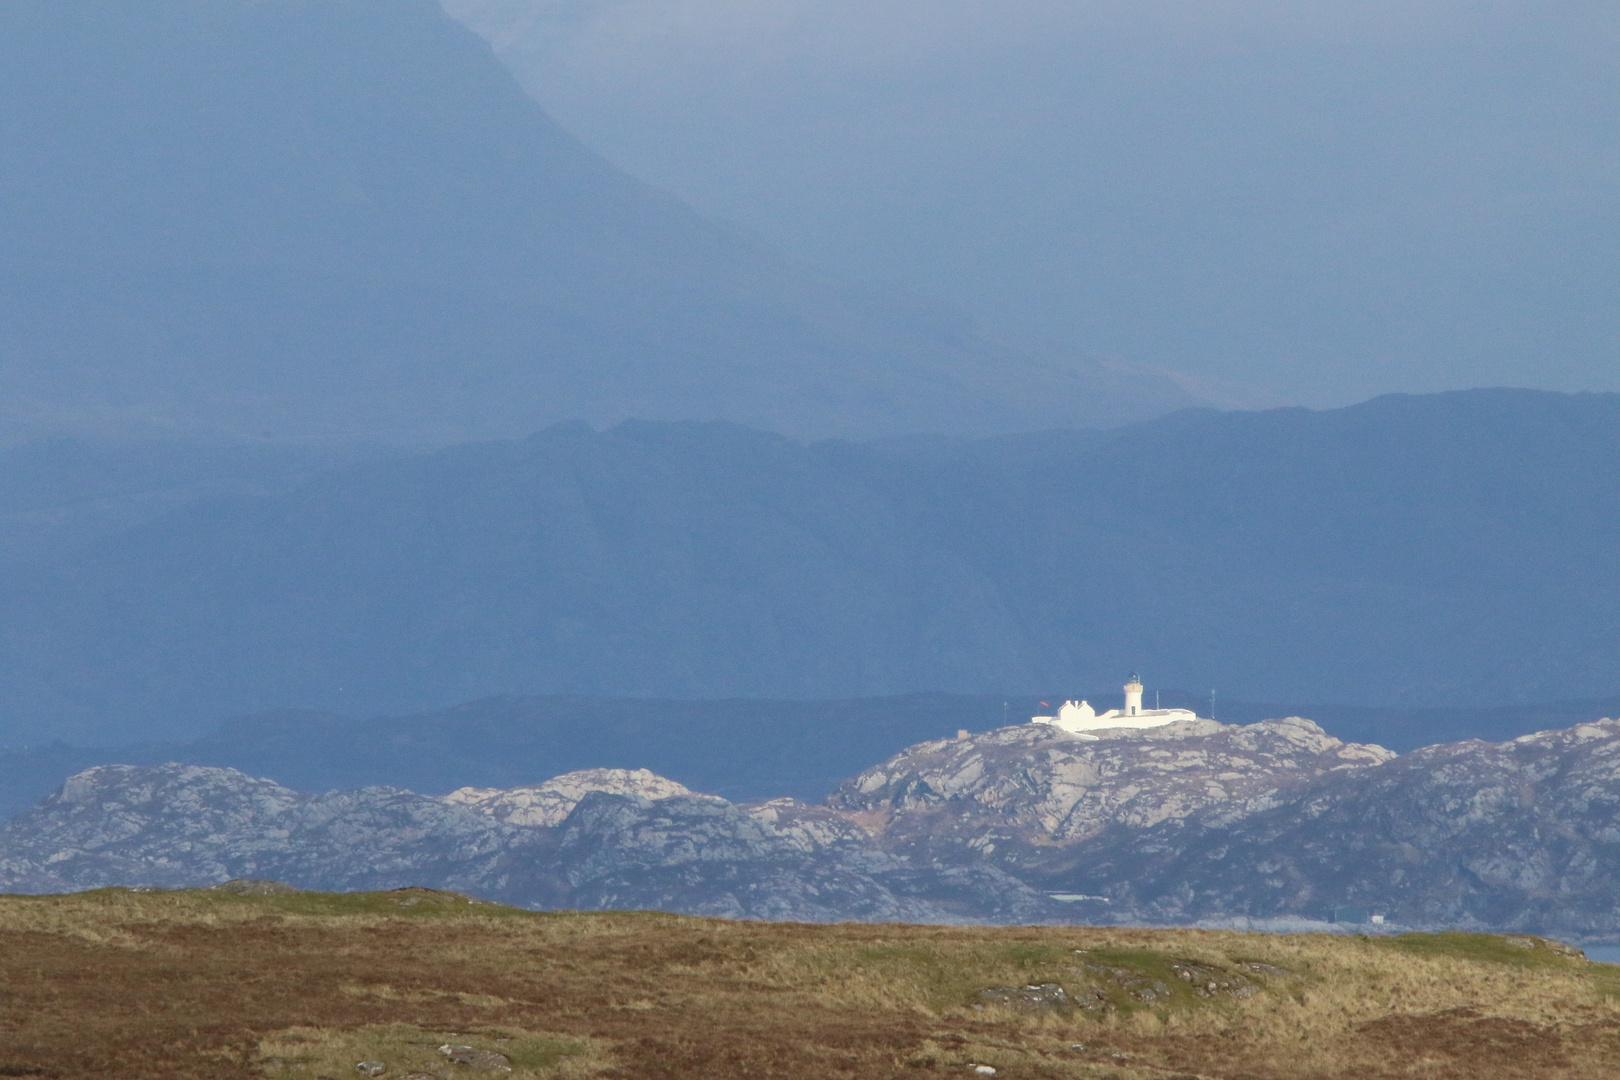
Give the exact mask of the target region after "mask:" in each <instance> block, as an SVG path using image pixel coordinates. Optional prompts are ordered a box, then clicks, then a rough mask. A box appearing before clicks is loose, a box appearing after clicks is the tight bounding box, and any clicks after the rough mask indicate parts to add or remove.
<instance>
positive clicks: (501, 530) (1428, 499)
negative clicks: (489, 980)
mask: <svg viewBox="0 0 1620 1080" xmlns="http://www.w3.org/2000/svg"><path fill="white" fill-rule="evenodd" d="M1617 472H1620V397H1616V396H1615V395H1560V394H1549V393H1536V392H1529V391H1476V392H1466V393H1455V394H1445V395H1434V396H1428V397H1399V396H1397V397H1388V398H1381V399H1377V400H1375V401H1373V402H1369V403H1367V404H1365V405H1360V406H1355V407H1352V408H1347V409H1342V410H1334V411H1327V412H1310V411H1307V410H1303V409H1292V410H1278V411H1272V412H1264V413H1214V412H1192V413H1186V414H1179V415H1175V416H1171V417H1167V418H1164V419H1160V420H1156V421H1150V422H1146V423H1144V424H1141V425H1135V426H1131V427H1127V428H1123V429H1119V430H1116V431H1111V432H1102V433H1099V432H1078V433H1061V432H1054V433H1048V434H1043V435H1031V436H1019V437H1007V438H1001V439H991V440H978V441H961V440H956V441H953V440H948V439H922V440H917V439H912V440H899V441H891V442H880V443H875V444H857V443H850V442H823V443H814V444H804V443H799V442H795V441H792V440H789V439H786V438H783V437H781V436H776V435H768V434H764V433H760V432H756V431H751V430H748V429H744V428H740V427H736V426H732V425H726V424H693V423H686V424H660V423H650V422H637V423H627V424H623V425H620V426H617V427H614V428H612V429H609V430H607V431H600V432H599V431H594V430H592V429H590V428H588V427H586V426H584V425H563V426H558V427H554V428H551V429H548V430H546V431H544V432H541V433H540V434H538V435H535V436H534V437H532V438H529V439H527V440H522V441H515V442H489V443H479V444H467V445H461V446H456V447H451V448H447V449H444V450H441V451H435V452H430V453H424V454H418V455H407V456H393V457H387V458H384V459H382V460H377V461H368V462H360V463H357V464H350V465H346V466H343V467H339V468H334V469H329V470H327V471H324V472H321V473H318V474H317V475H315V476H313V477H312V478H309V479H308V480H306V481H304V482H302V483H295V484H294V485H293V486H292V487H291V488H290V489H286V490H277V491H270V492H266V493H264V494H259V495H253V494H233V495H224V496H220V497H215V498H203V499H200V500H198V501H195V502H192V503H190V504H188V505H186V506H183V507H181V508H179V509H177V510H174V511H172V512H170V513H167V514H165V515H162V516H159V517H157V518H155V519H153V520H149V521H146V522H144V523H142V524H139V525H136V526H134V527H132V528H129V529H126V530H123V531H120V532H117V533H115V534H113V535H110V536H109V535H103V536H101V537H99V538H97V539H93V540H90V541H88V542H87V543H85V544H83V545H82V546H80V547H78V548H75V549H64V550H63V552H62V554H61V555H60V557H58V558H56V559H53V560H48V561H39V562H34V563H31V564H28V565H26V566H18V567H14V568H12V569H11V570H8V571H5V572H4V573H3V574H0V629H3V632H4V641H5V642H6V649H5V652H4V655H3V661H0V665H3V667H0V695H3V696H0V702H3V703H4V716H5V726H4V728H3V731H4V739H5V740H6V741H7V742H10V743H12V744H18V743H27V742H43V741H47V740H49V739H51V738H54V737H63V738H68V739H70V740H71V741H76V742H80V743H84V742H92V743H99V744H103V745H106V744H111V743H123V742H130V741H135V740H137V739H150V738H173V737H176V736H179V735H183V734H190V733H195V732H197V731H199V730H200V729H201V728H202V727H203V726H205V725H207V724H209V723H211V722H213V721H216V720H218V719H222V718H224V717H226V716H228V715H232V714H237V713H245V712H253V711H262V710H269V709H282V708H305V709H317V710H326V711H331V712H335V713H347V714H351V715H352V714H360V715H367V714H374V713H377V712H407V711H413V710H420V709H431V708H436V707H444V706H450V705H455V704H458V703H461V702H465V701H469V700H473V699H476V698H480V697H485V696H488V695H492V694H513V695H534V694H558V693H563V694H587V695H619V696H625V695H628V696H636V697H640V696H648V697H675V698H680V697H691V698H697V697H733V696H736V697H764V698H815V697H820V698H830V697H852V696H860V695H873V694H894V693H907V692H913V691H919V690H948V691H957V692H964V693H979V694H1005V693H1012V692H1041V693H1045V692H1048V688H1052V692H1065V691H1066V689H1067V688H1074V689H1075V691H1076V692H1078V691H1079V690H1082V689H1089V688H1093V687H1098V686H1109V685H1117V682H1116V681H1117V680H1118V679H1119V678H1120V675H1121V673H1122V672H1125V671H1129V670H1131V669H1132V668H1136V667H1139V668H1142V669H1144V670H1146V671H1149V672H1151V673H1152V674H1151V678H1150V682H1152V683H1153V684H1154V685H1158V686H1163V687H1166V688H1170V687H1175V688H1180V689H1184V690H1192V689H1196V688H1200V687H1206V686H1215V687H1219V688H1220V690H1221V692H1222V693H1225V694H1229V695H1231V696H1233V697H1236V698H1240V699H1245V700H1250V701H1294V702H1334V701H1338V702H1349V703H1363V704H1370V705H1385V706H1402V707H1408V708H1415V707H1421V706H1429V707H1439V708H1443V707H1448V706H1467V705H1475V706H1479V705H1488V704H1495V703H1498V702H1503V701H1515V700H1517V701H1526V700H1549V701H1550V700H1559V699H1569V698H1578V697H1602V696H1605V695H1608V694H1612V692H1613V691H1612V688H1613V686H1614V683H1615V678H1616V674H1617V672H1616V664H1617V663H1620V659H1617V657H1616V654H1615V652H1614V650H1613V648H1612V642H1613V640H1614V638H1613V628H1614V627H1615V625H1616V622H1617V618H1620V616H1617V604H1620V599H1617V597H1620V592H1617V589H1616V583H1617V582H1620V548H1617V547H1616V545H1615V544H1614V543H1613V536H1614V535H1615V532H1616V526H1617V525H1620V490H1617V489H1616V487H1615V485H1614V484H1613V482H1612V478H1613V477H1614V476H1615V475H1617Z"/></svg>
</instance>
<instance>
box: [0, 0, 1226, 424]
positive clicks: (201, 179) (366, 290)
mask: <svg viewBox="0 0 1620 1080" xmlns="http://www.w3.org/2000/svg"><path fill="white" fill-rule="evenodd" d="M0 361H3V362H0V442H8V441H13V440H16V439H20V438H26V437H31V436H37V435H56V434H63V433H73V434H100V435H128V434H135V435H142V434H146V435H150V434H167V435H204V436H216V437H218V436H237V437H250V438H257V437H260V436H261V435H268V436H270V437H272V438H277V439H295V438H311V437H318V438H327V439H332V438H348V439H353V438H367V439H382V440H393V441H404V442H409V443H414V444H418V445H420V444H422V443H448V442H457V441H463V440H466V439H472V438H490V437H512V436H521V435H526V434H528V433H529V432H531V431H534V430H536V429H537V428H540V427H544V426H546V425H548V424H551V423H556V422H559V421H565V420H581V419H582V420H586V421H589V422H591V423H595V424H611V423H617V422H619V421H621V420H624V419H627V418H631V417H642V418H648V419H664V420H676V419H724V420H730V421H734V422H740V423H747V424H752V425H755V426H759V427H764V428H768V429H771V430H777V431H783V432H787V433H790V434H794V435H799V436H809V437H826V436H834V435H836V436H849V437H874V436H880V435H887V434H898V433H907V432H950V433H958V434H980V435H982V434H990V433H993V432H998V431H1005V430H1021V429H1027V428H1030V427H1042V426H1072V425H1076V424H1081V425H1085V424H1097V423H1120V422H1125V421H1129V420H1135V419H1142V418H1145V417H1149V416H1154V415H1159V414H1162V413H1165V412H1168V411H1171V410H1174V409H1176V408H1183V407H1187V406H1190V405H1196V404H1201V403H1205V402H1206V399H1205V398H1203V397H1201V396H1200V395H1198V394H1196V393H1192V392H1189V391H1188V390H1187V389H1185V388H1184V387H1183V386H1182V385H1181V384H1180V383H1178V382H1177V381H1176V380H1175V379H1173V378H1171V377H1168V376H1164V375H1160V374H1155V373H1152V372H1147V371H1135V370H1132V369H1129V368H1126V367H1124V366H1122V365H1119V364H1111V363H1105V362H1101V361H1098V360H1095V359H1090V358H1087V357H1084V356H1079V355H1075V354H1072V353H1070V354H1063V353H1062V352H1061V351H1059V352H1057V353H1045V354H1037V353H1035V352H1032V351H1028V350H1020V349H1017V348H1009V347H1006V346H1003V345H1000V344H998V343H996V342H994V341H992V340H990V339H989V338H988V337H987V336H986V335H984V334H982V333H981V332H980V331H979V330H978V329H977V328H975V327H974V326H973V324H972V322H971V320H969V319H968V318H967V317H965V316H964V315H962V314H961V313H960V312H957V311H955V310H953V309H951V308H948V307H945V306H943V305H937V304H932V303H929V302H926V301H923V300H919V299H917V298H915V297H911V296H907V295H904V294H901V293H898V292H896V291H894V290H884V289H879V288H873V287H863V286H857V285H854V284H852V283H849V282H842V281H836V280H831V279H828V278H826V277H824V276H822V275H818V274H816V273H814V272H812V271H808V270H805V269H803V268H799V267H795V266H790V265H788V264H787V263H785V262H784V260H783V259H782V258H781V257H780V256H778V255H777V254H776V253H775V252H774V251H772V250H770V249H769V248H768V247H767V246H766V245H764V244H763V243H761V242H759V241H757V240H755V239H753V238H751V237H748V236H745V235H742V234H741V233H740V232H739V231H738V230H736V229H732V228H729V227H726V226H723V225H719V224H716V223H714V222H710V221H707V220H704V219H703V218H701V217H699V216H698V215H697V214H696V213H694V212H693V211H691V210H690V209H689V208H687V207H685V206H684V205H682V204H680V203H679V202H677V201H676V200H675V199H673V198H671V197H669V196H666V195H664V194H662V193H660V192H657V191H655V190H653V189H651V188H649V187H647V186H646V185H644V184H642V183H640V182H638V181H636V180H635V179H633V178H631V177H630V176H628V175H626V174H624V173H623V172H621V171H619V170H618V169H616V168H614V167H613V166H612V165H610V164H609V163H608V162H606V161H605V160H603V159H602V158H600V157H599V156H597V155H596V154H594V153H593V152H591V151H590V150H588V149H587V148H586V147H584V146H582V145H581V144H580V143H579V142H578V141H577V140H575V139H574V138H572V137H571V136H569V135H568V134H566V133H565V132H563V131H562V130H561V129H559V128H558V127H557V126H556V125H555V124H554V123H553V122H552V121H551V120H550V118H549V117H547V116H546V115H545V113H544V112H543V111H542V110H541V108H540V107H539V106H538V105H537V104H536V103H535V102H534V101H532V100H530V99H529V98H528V97H527V96H525V95H524V93H523V92H522V91H521V90H520V89H519V87H518V85H517V83H516V82H515V81H514V79H513V78H512V76H511V75H510V74H508V73H507V71H506V70H505V69H504V68H503V67H502V66H501V64H500V63H499V62H498V61H497V60H496V58H495V57H494V55H493V54H492V53H491V51H490V49H489V47H488V46H487V45H486V44H484V42H483V41H481V40H480V39H478V38H477V37H475V36H474V35H473V34H472V33H471V32H470V31H468V30H466V29H464V28H462V27H461V26H460V25H459V24H457V23H455V22H454V21H452V20H451V19H450V18H449V17H448V16H447V15H445V14H444V12H443V11H442V10H441V9H440V7H439V5H438V4H437V3H434V2H433V0H390V2H388V3H377V2H374V0H317V2H303V0H13V2H10V3H7V4H5V5H3V7H0Z"/></svg>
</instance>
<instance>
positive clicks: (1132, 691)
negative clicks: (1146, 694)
mask: <svg viewBox="0 0 1620 1080" xmlns="http://www.w3.org/2000/svg"><path fill="white" fill-rule="evenodd" d="M1125 715H1126V716H1141V715H1142V676H1140V675H1138V674H1137V673H1136V672H1134V671H1133V672H1131V681H1130V682H1128V683H1126V684H1125Z"/></svg>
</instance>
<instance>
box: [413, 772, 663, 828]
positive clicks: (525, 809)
mask: <svg viewBox="0 0 1620 1080" xmlns="http://www.w3.org/2000/svg"><path fill="white" fill-rule="evenodd" d="M593 791H601V792H606V793H607V794H609V795H631V796H634V797H636V798H641V799H668V798H671V797H673V796H676V795H693V794H695V793H694V792H693V791H691V790H690V789H688V788H687V787H686V786H685V785H684V784H678V783H676V782H675V781H674V780H670V779H668V778H667V777H663V776H659V775H658V774H657V773H655V772H653V771H652V770H650V769H580V770H578V771H576V772H571V773H564V774H563V775H561V776H556V777H553V778H551V779H550V780H547V781H546V782H545V783H543V784H534V785H531V786H526V787H516V788H475V787H464V788H461V789H459V790H457V791H452V792H451V793H450V794H448V795H446V796H445V797H444V798H445V801H447V802H452V803H458V804H460V805H462V806H466V807H470V808H471V809H473V810H477V811H478V812H479V813H481V814H487V815H488V816H490V817H492V818H494V819H495V820H496V821H502V822H506V823H507V824H510V825H561V824H562V823H563V819H565V818H566V817H568V815H569V814H571V813H573V811H574V807H576V806H578V805H579V801H580V800H581V799H583V798H584V797H585V796H586V795H588V794H590V793H591V792H593Z"/></svg>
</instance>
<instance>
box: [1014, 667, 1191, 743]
mask: <svg viewBox="0 0 1620 1080" xmlns="http://www.w3.org/2000/svg"><path fill="white" fill-rule="evenodd" d="M1196 719H1198V714H1197V713H1195V712H1193V711H1192V710H1191V709H1144V708H1142V677H1141V676H1140V675H1137V674H1135V673H1134V672H1133V673H1132V674H1131V678H1130V681H1129V682H1127V683H1126V684H1125V707H1124V708H1123V709H1109V710H1108V711H1107V712H1104V713H1100V712H1098V711H1097V710H1096V709H1093V708H1092V707H1091V705H1090V704H1089V703H1088V702H1084V701H1065V702H1064V703H1063V707H1062V708H1061V709H1059V710H1058V713H1057V715H1056V716H1032V717H1030V723H1032V724H1051V725H1052V726H1053V727H1055V728H1061V729H1062V730H1064V731H1069V732H1076V733H1078V732H1083V731H1096V730H1099V729H1101V728H1149V727H1158V726H1160V725H1161V724H1174V723H1176V722H1177V721H1179V720H1196Z"/></svg>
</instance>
